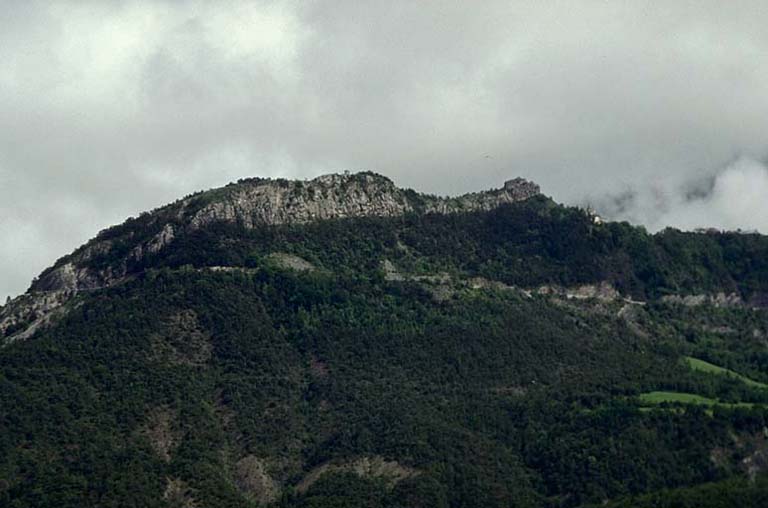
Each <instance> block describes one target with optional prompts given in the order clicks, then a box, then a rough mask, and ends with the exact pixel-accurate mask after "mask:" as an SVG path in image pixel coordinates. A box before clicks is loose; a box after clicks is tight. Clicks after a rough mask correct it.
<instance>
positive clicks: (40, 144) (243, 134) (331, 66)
mask: <svg viewBox="0 0 768 508" xmlns="http://www.w3.org/2000/svg"><path fill="white" fill-rule="evenodd" d="M651 5H652V7H651ZM3 12H4V16H3V17H2V18H0V235H2V238H3V242H2V244H0V295H5V294H15V293H18V292H20V291H23V290H24V289H25V287H26V285H27V284H28V282H29V280H30V279H31V278H32V277H33V276H34V275H36V274H37V273H38V272H39V271H40V270H42V269H43V268H44V267H45V266H46V265H48V264H50V263H51V262H52V261H53V260H55V258H57V257H58V256H60V255H63V254H65V253H66V252H68V251H70V250H71V249H72V248H74V247H76V246H77V245H79V244H80V243H82V242H83V241H85V240H87V239H88V238H89V237H91V236H93V235H94V234H95V233H96V232H97V231H98V230H99V229H101V228H103V227H106V226H108V225H110V224H113V223H116V222H120V221H121V220H123V219H124V218H125V217H127V216H129V215H135V214H137V213H139V212H140V211H142V210H144V209H147V208H152V207H155V206H158V205H161V204H163V203H164V202H167V201H171V200H173V199H175V198H177V197H179V196H180V195H183V194H186V193H188V192H191V191H193V190H197V189H201V188H207V187H212V186H218V185H223V184H225V183H227V182H228V181H230V180H234V179H237V178H240V177H244V176H253V175H264V176H277V175H281V176H288V177H309V176H313V175H316V174H319V173H323V172H329V171H341V170H345V169H351V170H357V169H371V170H375V171H379V172H381V173H384V174H386V175H388V176H390V177H392V178H393V179H395V180H396V181H397V182H398V183H399V184H400V185H404V186H410V187H414V188H416V189H419V190H423V191H426V192H433V193H439V194H447V193H460V192H466V191H473V190H478V189H482V188H487V187H490V186H498V185H499V184H500V183H501V182H502V181H503V180H504V179H506V178H507V177H510V176H517V175H520V176H525V177H528V178H531V179H533V180H536V181H537V182H538V183H540V184H541V185H542V187H543V188H544V190H545V192H547V193H549V194H551V195H552V196H553V197H555V198H556V199H558V200H560V201H564V202H567V203H574V204H584V203H592V204H594V205H595V206H597V207H598V208H600V209H601V210H602V211H603V212H604V213H607V214H608V215H610V216H611V217H614V218H619V219H632V220H633V221H636V222H639V223H642V224H645V225H646V226H647V227H649V228H650V229H654V230H655V229H658V228H661V227H664V226H668V225H671V226H677V227H682V228H692V227H699V226H705V225H712V226H715V227H721V228H742V229H754V228H757V229H760V230H761V231H763V232H768V224H767V223H766V218H768V210H766V208H765V205H764V204H763V200H761V199H760V197H761V195H762V196H764V195H765V192H764V191H765V190H768V188H767V187H768V185H766V181H767V180H768V177H766V170H765V167H764V166H763V165H762V164H761V163H759V162H757V161H760V160H763V158H764V157H765V156H766V155H767V153H766V148H768V146H767V145H768V143H767V142H766V140H765V136H764V132H766V130H767V129H766V128H767V127H768V96H766V95H765V92H764V91H765V90H766V89H768V65H766V64H765V63H764V55H765V54H766V52H768V32H766V31H765V29H764V27H765V26H766V24H767V22H768V12H767V10H766V7H765V4H764V2H731V3H729V4H728V6H727V7H724V6H723V4H722V2H714V1H713V2H683V1H680V2H663V3H654V4H647V3H638V2H596V1H595V2H592V1H580V2H574V1H563V2H522V1H520V2H509V1H487V2H483V3H482V4H477V5H474V4H473V5H469V4H467V3H466V2H452V1H423V2H374V1H370V2H367V1H359V0H357V1H342V0H336V1H332V2H331V1H314V2H300V1H286V2H272V1H270V2H266V1H265V2H234V1H232V2H202V1H198V2H193V1H173V2H172V1H167V2H162V1H157V2H128V1H121V2H77V3H71V2H55V1H50V2H31V1H24V2H21V1H18V2H14V1H5V2H3ZM486 156H487V157H486ZM761 192H762V194H761Z"/></svg>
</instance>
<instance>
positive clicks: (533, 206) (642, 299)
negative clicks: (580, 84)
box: [0, 197, 768, 508]
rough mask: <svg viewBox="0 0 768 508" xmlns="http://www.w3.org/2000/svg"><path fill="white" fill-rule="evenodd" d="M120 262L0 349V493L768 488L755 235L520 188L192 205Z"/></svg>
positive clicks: (763, 282) (762, 243) (296, 494)
mask: <svg viewBox="0 0 768 508" xmlns="http://www.w3.org/2000/svg"><path fill="white" fill-rule="evenodd" d="M153 217H154V216H152V215H145V216H142V217H139V218H137V219H133V220H131V221H129V222H127V223H126V224H124V225H122V226H120V227H117V228H113V229H112V230H108V231H106V232H104V233H102V238H110V239H111V240H113V241H112V244H111V245H112V247H111V250H109V251H106V252H103V253H101V254H99V255H98V256H95V257H94V258H93V259H91V260H89V266H90V267H91V268H94V269H104V268H106V267H111V266H117V265H118V264H119V263H123V262H124V260H125V259H126V253H127V252H129V251H130V250H131V249H132V248H133V246H135V245H136V242H138V241H141V240H142V239H145V238H150V237H152V236H153V235H155V234H157V232H158V231H159V229H160V228H161V227H162V224H161V223H160V222H158V221H157V220H155V219H156V218H153ZM178 220H179V221H183V220H184V218H183V217H180V218H178ZM179 230H181V228H179ZM126 270H127V273H128V274H129V276H128V277H126V278H125V279H124V280H123V281H121V282H120V283H119V284H115V285H113V286H112V287H108V288H104V289H101V290H98V291H90V292H82V293H80V294H78V295H77V296H76V297H75V298H74V299H73V300H72V301H70V302H69V303H68V304H67V312H66V313H64V314H62V316H61V317H60V318H59V319H57V320H54V321H52V323H51V324H50V326H47V327H41V329H40V330H39V331H37V333H35V334H34V335H33V336H32V337H30V338H29V339H27V340H23V341H13V342H9V343H7V344H6V345H5V346H3V347H2V348H1V349H0V505H2V506H8V507H14V508H21V507H57V508H61V507H69V506H71V507H85V506H94V507H95V506H98V507H130V506H135V507H152V506H157V507H171V506H182V507H253V506H259V505H271V506H276V507H283V508H289V507H316V508H321V507H358V506H370V507H382V508H383V507H403V508H405V507H420V506H423V507H451V508H459V507H467V508H469V507H483V508H489V507H495V506H498V507H509V506H519V507H552V508H554V507H564V508H566V507H578V506H593V505H594V506H602V505H604V503H607V504H606V506H609V507H616V508H619V507H625V506H641V507H645V506H648V507H651V506H653V507H667V506H669V507H673V506H674V507H678V506H691V507H693V506H697V507H709V506H711V507H716V506H737V505H738V506H744V507H750V506H752V507H759V506H766V505H767V504H768V476H766V475H767V474H768V473H766V471H768V311H766V310H765V309H762V308H760V307H759V306H758V305H757V304H755V303H754V302H758V303H759V302H761V301H763V299H764V298H765V295H766V294H768V238H766V237H764V236H760V235H756V234H737V233H718V234H714V233H711V234H703V233H683V232H679V231H675V230H666V231H663V232H661V233H659V234H656V235H650V234H648V233H647V232H645V231H644V230H643V229H642V228H636V227H632V226H630V225H629V224H626V223H604V224H598V223H596V222H595V221H594V220H593V219H592V217H590V216H589V215H588V214H586V213H585V212H584V211H582V210H579V209H576V208H566V207H562V206H559V205H556V204H554V203H553V202H552V201H551V200H549V199H546V198H543V197H539V198H535V199H531V200H528V201H526V202H523V203H519V204H516V205H508V206H502V207H499V208H497V209H494V210H491V211H488V212H472V213H465V214H450V215H441V214H419V213H413V214H406V215H404V216H402V217H394V218H356V219H354V218H353V219H339V220H329V221H322V222H317V223H312V224H305V225H284V226H264V227H259V228H243V227H241V226H238V225H237V224H224V223H221V224H214V225H211V226H209V227H206V228H202V229H196V230H193V231H192V230H190V231H188V232H186V233H183V234H179V235H177V237H176V238H175V240H174V241H173V242H172V243H170V244H169V245H168V246H167V247H166V248H165V249H163V250H161V251H159V252H155V253H151V254H148V255H146V256H143V257H142V258H140V259H134V260H131V261H130V262H129V263H128V266H127V267H126ZM601 282H607V283H608V284H609V285H610V286H612V287H614V288H616V290H618V293H617V294H616V295H613V296H610V297H599V298H568V297H567V296H564V294H559V293H549V294H543V293H540V292H538V291H533V289H535V288H538V287H540V286H542V285H551V286H558V287H563V288H571V287H574V286H579V285H583V284H595V283H601ZM718 292H722V293H735V294H737V295H738V296H739V298H740V300H739V302H742V303H739V304H734V305H728V306H724V305H719V306H716V305H714V304H712V302H708V301H703V302H702V304H700V305H683V304H681V303H680V302H676V301H670V300H664V299H663V297H664V296H666V295H692V294H696V293H708V294H715V293H718ZM750 302H751V303H750ZM13 331H15V330H11V331H10V332H7V335H9V336H10V334H11V333H12V332H13Z"/></svg>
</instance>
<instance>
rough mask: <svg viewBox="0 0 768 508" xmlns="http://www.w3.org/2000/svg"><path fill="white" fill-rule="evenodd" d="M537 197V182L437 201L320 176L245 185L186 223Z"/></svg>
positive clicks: (376, 181)
mask: <svg viewBox="0 0 768 508" xmlns="http://www.w3.org/2000/svg"><path fill="white" fill-rule="evenodd" d="M537 194H539V187H538V186H537V185H536V184H533V183H530V182H527V181H525V180H523V179H520V178H518V179H515V180H510V181H508V182H507V183H506V184H505V186H504V187H503V188H502V189H498V190H492V191H486V192H480V193H474V194H466V195H464V196H461V197H458V198H437V197H433V196H425V195H418V194H416V193H414V192H410V191H406V190H403V189H399V188H398V187H396V186H395V185H394V183H392V181H391V180H389V179H388V178H385V177H383V176H380V175H376V174H373V173H360V174H354V175H351V174H343V175H325V176H320V177H318V178H315V179H314V180H310V181H307V182H305V181H277V182H275V181H269V180H268V181H257V182H253V183H251V182H246V183H243V184H241V185H239V186H237V187H236V188H234V189H233V190H232V192H230V193H229V194H228V195H227V196H226V197H225V198H224V199H221V200H217V201H215V202H213V203H210V204H209V205H207V206H205V207H204V208H202V209H201V210H199V211H198V212H196V213H195V214H194V216H193V217H192V220H191V221H190V226H191V227H193V228H199V227H204V226H205V225H207V224H210V223H212V222H218V221H225V222H231V223H237V224H240V225H242V226H245V227H247V228H253V227H257V226H259V225H264V224H290V223H306V222H311V221H316V220H326V219H338V218H346V217H392V216H397V215H402V214H404V213H408V212H414V211H421V212H426V213H454V212H460V211H474V210H490V209H492V208H495V207H497V206H500V205H502V204H504V203H513V202H516V201H522V200H525V199H528V198H530V197H532V196H535V195H537Z"/></svg>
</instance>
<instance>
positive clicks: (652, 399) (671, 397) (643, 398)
mask: <svg viewBox="0 0 768 508" xmlns="http://www.w3.org/2000/svg"><path fill="white" fill-rule="evenodd" d="M639 398H640V402H642V403H644V404H652V405H656V404H662V403H664V402H670V403H680V404H700V405H703V406H724V407H753V406H754V404H752V403H750V402H737V403H730V402H720V401H719V400H715V399H709V398H707V397H702V396H701V395H695V394H693V393H681V392H647V393H642V394H640V397H639Z"/></svg>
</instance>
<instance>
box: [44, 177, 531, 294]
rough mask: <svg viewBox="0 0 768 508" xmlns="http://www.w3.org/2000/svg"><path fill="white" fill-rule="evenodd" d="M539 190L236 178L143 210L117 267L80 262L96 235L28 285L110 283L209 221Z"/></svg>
mask: <svg viewBox="0 0 768 508" xmlns="http://www.w3.org/2000/svg"><path fill="white" fill-rule="evenodd" d="M539 193H540V191H539V186H538V185H536V184H534V183H531V182H528V181H526V180H523V179H521V178H517V179H514V180H509V181H508V182H506V183H505V184H504V187H502V188H500V189H494V190H489V191H485V192H478V193H472V194H466V195H463V196H459V197H454V198H441V197H436V196H429V195H424V194H418V193H416V192H414V191H410V190H404V189H400V188H398V187H396V186H395V184H394V183H393V182H392V181H391V180H390V179H388V178H386V177H384V176H381V175H377V174H374V173H357V174H350V173H344V174H332V175H324V176H320V177H317V178H315V179H313V180H308V181H303V180H292V181H291V180H270V179H249V180H243V181H240V182H238V183H236V184H231V185H228V186H226V187H223V188H221V189H215V190H213V191H209V192H205V193H202V194H198V195H194V196H191V197H188V198H185V199H183V200H181V201H179V202H177V203H174V204H172V205H169V206H167V207H165V208H161V209H159V210H156V211H155V212H153V213H152V214H150V216H149V218H148V219H147V221H146V222H147V223H148V224H149V225H150V226H152V227H154V228H155V229H156V230H157V232H156V233H155V234H154V235H153V236H151V237H150V238H148V239H144V240H137V241H136V242H135V245H134V246H133V247H132V248H131V250H130V251H129V252H128V253H127V254H126V255H125V258H124V260H123V262H122V263H118V265H117V266H114V265H112V266H109V267H107V268H104V269H101V270H98V271H95V270H92V269H88V268H86V267H85V265H87V264H88V262H89V261H91V260H93V259H94V258H96V257H98V256H100V255H103V254H105V253H109V252H110V251H111V249H112V248H113V244H114V242H115V240H114V239H113V238H105V237H104V235H100V236H99V237H97V238H96V239H94V240H92V241H91V242H89V243H87V244H86V245H85V246H83V247H81V248H80V249H78V250H77V251H75V252H74V253H72V254H71V255H70V256H67V257H65V258H63V259H62V260H60V261H59V262H58V263H57V264H56V265H55V266H54V267H53V268H52V269H49V270H46V271H45V272H43V274H42V275H41V276H40V278H39V279H38V280H37V281H35V282H34V283H33V285H32V290H33V291H62V290H67V291H73V290H74V291H79V290H84V289H96V288H99V287H104V286H109V285H112V284H114V283H115V282H116V281H118V280H120V279H122V278H123V277H125V275H126V273H127V269H126V266H127V265H128V264H129V263H130V262H131V261H136V260H140V259H142V257H143V256H145V255H147V254H153V253H157V252H159V251H161V250H162V249H163V248H165V247H166V246H167V245H169V244H170V243H171V242H173V241H174V239H175V238H176V236H177V234H178V233H179V231H182V230H186V231H194V230H196V229H201V228H205V227H206V226H208V225H211V224H214V223H220V222H225V223H231V224H237V225H239V226H242V227H245V228H249V229H251V228H256V227H259V226H264V225H279V224H303V223H308V222H312V221H320V220H329V219H342V218H350V217H393V216H398V215H403V214H405V213H409V212H417V213H443V214H448V213H458V212H469V211H487V210H491V209H493V208H496V207H498V206H501V205H503V204H506V203H515V202H518V201H523V200H526V199H529V198H531V197H533V196H536V195H538V194H539ZM132 234H134V233H132V232H127V233H125V234H123V235H122V236H118V240H119V241H123V242H124V241H129V242H133V240H132V238H131V235H132Z"/></svg>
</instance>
